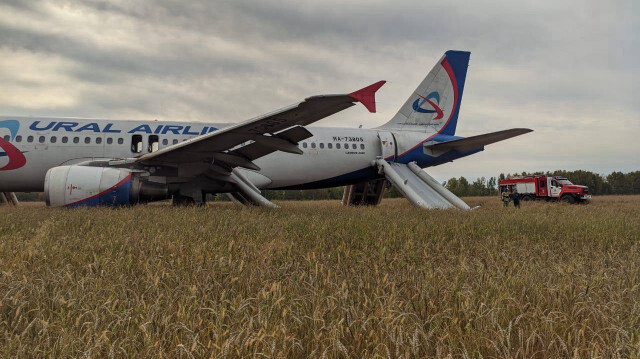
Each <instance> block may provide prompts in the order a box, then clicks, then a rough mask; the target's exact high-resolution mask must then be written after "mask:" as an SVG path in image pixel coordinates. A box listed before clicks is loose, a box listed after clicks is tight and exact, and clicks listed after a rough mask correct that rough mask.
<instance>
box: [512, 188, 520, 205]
mask: <svg viewBox="0 0 640 359" xmlns="http://www.w3.org/2000/svg"><path fill="white" fill-rule="evenodd" d="M511 199H512V200H513V206H514V207H516V208H520V194H519V193H518V190H517V189H515V188H514V189H513V193H512V194H511Z"/></svg>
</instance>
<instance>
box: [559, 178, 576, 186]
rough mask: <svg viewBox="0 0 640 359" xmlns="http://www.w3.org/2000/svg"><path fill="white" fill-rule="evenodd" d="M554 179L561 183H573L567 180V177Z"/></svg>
mask: <svg viewBox="0 0 640 359" xmlns="http://www.w3.org/2000/svg"><path fill="white" fill-rule="evenodd" d="M556 181H558V183H560V184H561V185H570V184H573V183H571V181H569V180H568V179H566V178H563V179H557V180H556Z"/></svg>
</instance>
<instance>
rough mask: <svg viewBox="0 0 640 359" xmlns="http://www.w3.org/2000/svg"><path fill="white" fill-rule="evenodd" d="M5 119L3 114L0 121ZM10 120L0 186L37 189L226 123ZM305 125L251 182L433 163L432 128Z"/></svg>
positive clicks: (323, 179) (349, 175)
mask: <svg viewBox="0 0 640 359" xmlns="http://www.w3.org/2000/svg"><path fill="white" fill-rule="evenodd" d="M6 119H9V118H0V120H6ZM10 119H11V120H14V121H17V122H19V128H18V129H17V131H14V133H10V132H9V131H8V129H4V128H0V139H4V140H5V142H9V143H10V144H11V145H13V146H14V147H15V148H16V149H17V150H18V151H19V152H21V153H22V155H23V156H24V159H26V162H25V163H24V165H22V166H21V167H20V168H16V169H11V170H0V191H5V192H6V191H16V192H18V191H20V192H37V191H43V186H44V178H45V174H46V172H47V170H49V169H50V168H53V167H56V166H61V165H71V164H77V163H81V162H87V161H91V160H99V159H118V158H131V157H136V156H139V155H142V154H145V153H148V152H151V151H155V150H158V149H161V148H164V147H168V146H171V145H173V144H175V143H178V142H180V141H186V140H188V139H190V138H194V137H197V136H199V135H202V134H206V133H208V132H211V131H214V130H216V129H220V128H223V127H225V126H226V124H206V123H187V122H159V121H147V122H144V121H113V120H93V119H69V118H24V117H22V118H16V117H11V118H10ZM308 129H309V131H310V132H311V133H312V134H313V137H311V138H308V139H306V140H304V141H301V142H300V143H299V147H300V148H301V149H302V151H303V155H297V154H290V153H285V152H274V153H272V154H270V155H267V156H265V157H262V158H260V159H257V160H256V161H255V163H256V164H257V165H258V166H259V167H260V168H261V170H260V171H249V170H247V172H248V175H249V177H250V178H251V179H252V181H254V182H255V183H256V185H257V186H258V187H260V188H321V187H331V186H338V185H343V184H346V183H353V182H356V181H361V180H367V179H371V178H375V177H376V175H377V174H376V171H375V170H374V168H373V167H372V166H371V162H372V161H373V160H374V159H376V157H378V156H382V157H385V158H391V160H393V159H394V156H395V155H399V156H398V157H397V160H398V161H399V162H405V161H406V162H408V161H413V160H417V162H418V164H419V165H420V166H421V167H426V166H429V165H433V164H437V163H435V162H434V163H431V162H430V161H429V158H428V156H426V155H423V154H422V153H421V152H422V151H421V148H417V147H420V146H418V145H420V144H421V143H422V142H424V141H425V140H426V139H427V138H429V137H433V135H434V133H424V132H407V131H394V132H393V134H391V133H390V132H389V131H386V130H382V129H380V130H379V129H355V128H338V127H333V128H329V127H310V128H308ZM156 141H157V143H156V144H155V145H154V144H153V143H154V142H156ZM137 142H139V144H138V143H137ZM416 146H417V147H416ZM416 149H417V150H418V151H417V152H416V151H415V150H416ZM7 152H8V151H5V152H4V155H3V156H0V169H1V168H2V167H3V166H6V164H7V163H8V161H10V160H11V158H10V157H11V156H8V155H7ZM0 154H3V153H2V149H0ZM416 156H419V158H416ZM448 160H450V159H448ZM437 162H444V161H437ZM152 170H153V169H152Z"/></svg>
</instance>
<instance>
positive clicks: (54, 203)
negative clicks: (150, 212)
mask: <svg viewBox="0 0 640 359" xmlns="http://www.w3.org/2000/svg"><path fill="white" fill-rule="evenodd" d="M44 196H45V199H46V201H47V206H51V207H60V206H66V207H75V206H83V205H84V206H122V205H128V204H134V203H145V202H151V201H158V200H163V199H167V198H169V193H168V187H167V185H166V184H164V183H157V182H150V181H148V180H146V179H145V178H143V177H142V176H141V174H140V173H139V172H134V171H130V170H127V169H120V168H110V167H91V166H59V167H54V168H51V169H50V170H49V171H47V174H46V176H45V180H44Z"/></svg>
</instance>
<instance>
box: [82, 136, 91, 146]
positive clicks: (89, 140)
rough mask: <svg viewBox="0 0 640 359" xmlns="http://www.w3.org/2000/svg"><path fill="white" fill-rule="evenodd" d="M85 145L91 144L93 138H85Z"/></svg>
mask: <svg viewBox="0 0 640 359" xmlns="http://www.w3.org/2000/svg"><path fill="white" fill-rule="evenodd" d="M84 143H86V144H87V145H88V144H90V143H91V137H85V138H84Z"/></svg>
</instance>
